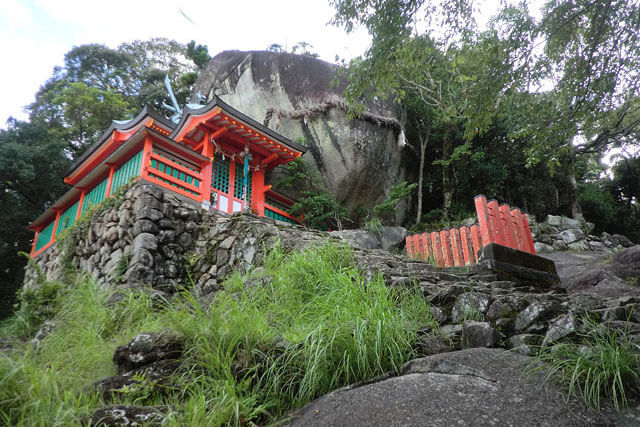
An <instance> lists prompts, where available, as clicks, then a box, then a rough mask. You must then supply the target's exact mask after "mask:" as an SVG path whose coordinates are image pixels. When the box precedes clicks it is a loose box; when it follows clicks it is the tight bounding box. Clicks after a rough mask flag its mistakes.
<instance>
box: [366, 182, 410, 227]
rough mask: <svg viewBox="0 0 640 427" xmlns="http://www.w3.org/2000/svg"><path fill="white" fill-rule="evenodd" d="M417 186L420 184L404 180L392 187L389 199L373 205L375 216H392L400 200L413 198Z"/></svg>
mask: <svg viewBox="0 0 640 427" xmlns="http://www.w3.org/2000/svg"><path fill="white" fill-rule="evenodd" d="M417 186H418V184H408V183H407V182H406V181H404V182H401V183H400V184H396V185H394V186H393V187H391V191H390V192H389V197H387V200H385V201H384V202H382V203H380V204H377V205H375V206H374V207H373V210H372V213H373V216H374V217H377V218H387V217H389V216H391V215H392V214H393V213H394V211H395V209H396V208H397V207H398V204H399V203H400V202H402V201H404V200H409V199H410V198H411V195H412V194H413V192H414V191H415V189H416V187H417Z"/></svg>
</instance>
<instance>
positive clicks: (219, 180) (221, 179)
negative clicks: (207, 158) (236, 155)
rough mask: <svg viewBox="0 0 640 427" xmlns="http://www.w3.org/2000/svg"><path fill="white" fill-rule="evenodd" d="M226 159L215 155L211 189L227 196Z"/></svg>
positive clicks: (227, 160) (227, 168) (227, 166)
mask: <svg viewBox="0 0 640 427" xmlns="http://www.w3.org/2000/svg"><path fill="white" fill-rule="evenodd" d="M230 164H231V163H230V162H229V159H228V158H225V159H224V160H223V159H222V156H221V155H219V154H216V156H215V157H214V158H213V173H212V174H211V188H214V189H216V190H218V191H222V192H223V193H226V194H229V166H230Z"/></svg>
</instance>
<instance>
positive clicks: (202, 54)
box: [186, 40, 211, 70]
mask: <svg viewBox="0 0 640 427" xmlns="http://www.w3.org/2000/svg"><path fill="white" fill-rule="evenodd" d="M186 55H187V57H188V58H190V59H191V60H192V61H193V63H194V64H196V65H197V66H198V68H199V69H200V70H202V69H204V67H205V66H206V65H207V64H208V63H209V61H210V60H211V56H209V48H207V46H204V45H201V44H199V45H196V42H195V40H191V41H190V42H189V43H187V52H186Z"/></svg>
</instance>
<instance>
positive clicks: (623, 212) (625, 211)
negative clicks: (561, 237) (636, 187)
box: [579, 179, 640, 242]
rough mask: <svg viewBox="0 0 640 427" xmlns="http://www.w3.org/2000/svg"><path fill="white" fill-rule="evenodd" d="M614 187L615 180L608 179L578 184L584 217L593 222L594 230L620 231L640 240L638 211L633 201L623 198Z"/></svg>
mask: <svg viewBox="0 0 640 427" xmlns="http://www.w3.org/2000/svg"><path fill="white" fill-rule="evenodd" d="M616 187H617V186H616V185H615V181H612V180H608V179H601V180H600V181H598V182H593V183H585V184H581V185H580V186H579V188H580V203H581V206H582V210H583V213H584V216H585V219H586V220H587V221H589V222H593V223H594V224H595V231H596V232H602V231H608V232H610V233H620V234H624V235H626V236H627V237H629V238H630V239H631V240H632V241H635V242H637V241H640V231H639V229H640V211H639V210H638V207H637V206H636V204H635V203H630V201H629V200H624V197H623V195H622V194H621V193H620V192H619V190H617V188H616ZM616 196H618V197H616Z"/></svg>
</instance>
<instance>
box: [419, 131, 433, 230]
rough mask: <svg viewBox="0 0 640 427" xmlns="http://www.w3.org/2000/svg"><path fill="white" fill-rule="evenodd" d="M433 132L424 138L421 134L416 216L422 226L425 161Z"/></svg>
mask: <svg viewBox="0 0 640 427" xmlns="http://www.w3.org/2000/svg"><path fill="white" fill-rule="evenodd" d="M430 133H431V130H430V129H428V130H427V134H426V135H425V136H424V137H423V136H422V134H421V133H420V134H419V135H418V137H419V138H420V169H419V170H418V209H417V210H418V212H417V214H416V224H420V220H421V219H422V184H423V182H424V161H425V155H426V151H427V145H428V144H429V134H430Z"/></svg>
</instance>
